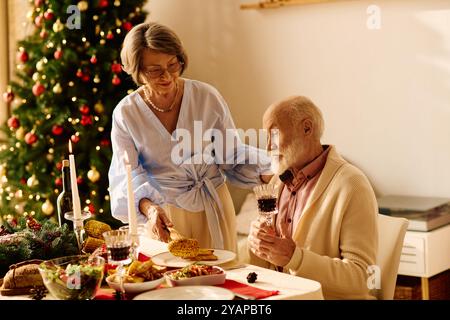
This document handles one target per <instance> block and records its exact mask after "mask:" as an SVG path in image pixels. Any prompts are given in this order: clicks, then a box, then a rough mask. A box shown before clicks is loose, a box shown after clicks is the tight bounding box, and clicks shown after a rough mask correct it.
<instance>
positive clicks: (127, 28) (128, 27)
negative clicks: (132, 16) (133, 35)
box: [122, 21, 133, 32]
mask: <svg viewBox="0 0 450 320" xmlns="http://www.w3.org/2000/svg"><path fill="white" fill-rule="evenodd" d="M122 27H123V29H124V30H125V31H126V32H128V31H130V30H131V29H133V24H132V23H131V22H129V21H125V22H124V23H122Z"/></svg>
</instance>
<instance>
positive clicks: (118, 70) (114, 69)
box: [111, 63, 122, 73]
mask: <svg viewBox="0 0 450 320" xmlns="http://www.w3.org/2000/svg"><path fill="white" fill-rule="evenodd" d="M111 71H112V72H114V73H121V72H122V65H121V64H120V63H113V64H112V65H111Z"/></svg>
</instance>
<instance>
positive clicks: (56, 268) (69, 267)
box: [39, 255, 105, 300]
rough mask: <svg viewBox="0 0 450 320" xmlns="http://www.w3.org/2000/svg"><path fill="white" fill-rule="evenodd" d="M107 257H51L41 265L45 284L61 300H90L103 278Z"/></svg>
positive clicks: (40, 269) (40, 270)
mask: <svg viewBox="0 0 450 320" xmlns="http://www.w3.org/2000/svg"><path fill="white" fill-rule="evenodd" d="M104 266H105V259H103V258H102V257H99V256H96V257H90V256H88V255H77V256H67V257H61V258H56V259H51V260H47V261H44V262H42V263H41V264H40V265H39V273H40V274H41V276H42V280H43V281H44V285H45V287H46V288H47V290H48V291H49V292H50V293H51V294H52V296H53V297H55V298H57V299H60V300H90V299H93V298H94V297H95V294H96V292H97V290H98V288H99V287H100V284H101V282H102V279H103V270H104Z"/></svg>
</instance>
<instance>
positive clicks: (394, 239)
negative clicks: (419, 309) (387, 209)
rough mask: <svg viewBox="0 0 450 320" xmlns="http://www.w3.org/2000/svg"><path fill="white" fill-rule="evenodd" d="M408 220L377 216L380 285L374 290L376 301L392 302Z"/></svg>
mask: <svg viewBox="0 0 450 320" xmlns="http://www.w3.org/2000/svg"><path fill="white" fill-rule="evenodd" d="M408 223H409V222H408V220H407V219H405V218H397V217H390V216H386V215H383V214H378V255H377V265H378V267H379V268H380V270H379V271H380V276H381V285H380V288H379V289H377V290H376V292H375V295H376V296H377V298H378V299H383V300H392V299H393V298H394V292H395V284H396V282H397V272H398V266H399V265H400V256H401V253H402V248H403V241H404V239H405V234H406V229H407V227H408Z"/></svg>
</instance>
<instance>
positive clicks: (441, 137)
mask: <svg viewBox="0 0 450 320" xmlns="http://www.w3.org/2000/svg"><path fill="white" fill-rule="evenodd" d="M243 2H249V1H238V0H214V1H212V0H189V1H187V0H151V1H150V2H149V3H148V5H147V8H148V10H149V11H151V13H150V18H149V19H150V20H156V21H159V22H161V23H164V24H167V25H168V26H170V27H172V28H173V29H174V30H175V31H176V32H177V33H178V34H179V36H180V37H181V38H182V41H183V42H184V44H185V46H186V48H187V50H188V53H189V55H190V59H191V64H190V67H189V70H188V72H187V73H186V76H187V77H191V78H196V79H199V80H203V81H206V82H209V83H211V84H213V85H215V86H216V87H217V88H218V89H219V90H220V91H221V93H222V94H223V96H224V97H225V99H226V100H227V101H228V103H229V106H230V109H231V111H232V113H233V116H234V119H235V122H236V125H237V126H238V127H241V128H244V129H246V128H250V127H254V128H259V127H261V117H262V114H263V112H264V110H265V108H266V107H267V106H268V105H269V104H271V103H272V102H274V101H276V100H279V99H281V98H284V97H286V96H288V95H293V94H302V95H306V96H308V97H310V98H311V99H312V100H313V101H315V102H316V104H317V105H318V106H319V107H320V108H321V109H322V111H323V113H324V117H325V122H326V130H325V135H324V139H323V142H324V143H328V144H334V145H336V146H337V147H338V150H339V151H340V152H341V153H342V154H343V155H344V156H345V157H346V158H347V159H348V160H350V161H351V162H353V163H355V164H356V165H357V166H359V167H360V168H361V169H362V170H363V171H364V172H365V173H366V174H367V176H368V177H369V179H370V180H371V182H372V184H373V186H374V188H375V190H376V193H377V195H384V194H408V195H422V196H443V197H450V1H449V0H382V1H381V0H380V1H345V2H335V3H328V4H316V5H306V6H292V7H288V8H281V9H272V10H240V9H239V4H240V3H243ZM250 2H251V1H250ZM371 4H375V5H378V6H379V7H380V9H381V29H380V30H369V29H368V28H367V26H366V20H367V18H368V14H367V12H366V10H367V8H368V6H369V5H371ZM242 196H243V195H242V193H241V192H238V191H236V190H234V191H233V197H234V198H235V201H236V204H237V205H238V206H239V205H240V202H241V200H242Z"/></svg>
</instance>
